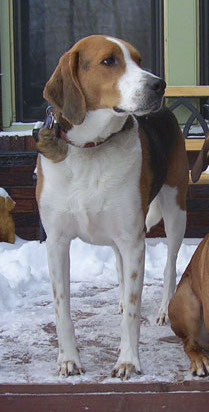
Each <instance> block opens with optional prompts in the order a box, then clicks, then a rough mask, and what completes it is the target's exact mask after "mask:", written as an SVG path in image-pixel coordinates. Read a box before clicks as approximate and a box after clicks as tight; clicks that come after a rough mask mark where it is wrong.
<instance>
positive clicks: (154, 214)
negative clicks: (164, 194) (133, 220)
mask: <svg viewBox="0 0 209 412" xmlns="http://www.w3.org/2000/svg"><path fill="white" fill-rule="evenodd" d="M161 219H162V212H161V207H160V201H159V199H158V197H157V196H156V197H155V198H154V200H153V201H152V202H151V203H150V207H149V210H148V213H147V217H146V221H145V224H146V228H147V232H149V231H150V229H151V227H152V226H155V225H156V224H157V223H158V222H159V221H160V220H161Z"/></svg>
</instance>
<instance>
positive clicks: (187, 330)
mask: <svg viewBox="0 0 209 412" xmlns="http://www.w3.org/2000/svg"><path fill="white" fill-rule="evenodd" d="M187 270H188V272H187V271H186V272H185V273H184V276H183V277H182V280H181V282H180V283H179V286H178V288H177V291H176V293H175V295H174V296H173V298H172V299H171V302H170V304H169V308H168V313H169V318H170V321H171V328H172V329H173V331H174V332H175V334H176V335H177V336H179V337H180V338H181V339H182V340H183V343H184V351H185V353H186V354H187V356H188V357H189V359H190V361H191V371H192V373H193V374H194V375H198V376H206V375H207V374H208V373H209V358H208V357H207V356H206V355H205V354H204V353H203V352H202V349H201V347H200V346H199V345H198V340H199V339H198V338H199V334H200V329H201V324H202V322H203V319H202V308H201V303H200V301H199V299H198V298H197V297H196V295H195V294H194V292H193V290H192V288H191V278H190V277H189V276H188V274H190V272H189V267H188V268H187Z"/></svg>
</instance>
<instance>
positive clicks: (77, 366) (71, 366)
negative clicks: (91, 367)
mask: <svg viewBox="0 0 209 412" xmlns="http://www.w3.org/2000/svg"><path fill="white" fill-rule="evenodd" d="M57 366H58V374H59V375H60V376H65V377H67V376H73V375H82V374H83V373H85V370H84V369H83V368H82V365H81V361H80V357H79V353H78V350H77V349H75V350H74V351H72V353H69V354H68V355H66V354H65V355H64V353H59V357H58V360H57Z"/></svg>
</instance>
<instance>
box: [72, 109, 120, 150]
mask: <svg viewBox="0 0 209 412" xmlns="http://www.w3.org/2000/svg"><path fill="white" fill-rule="evenodd" d="M127 116H128V115H127V114H125V115H124V114H123V116H122V117H121V116H117V115H116V114H115V113H114V111H113V110H112V109H98V110H94V111H89V112H87V114H86V117H85V119H84V121H83V123H82V124H81V125H79V126H74V127H73V128H72V129H71V130H69V131H68V133H67V137H68V138H69V140H71V141H72V142H73V143H75V144H76V145H80V146H82V145H85V143H88V142H98V141H104V140H105V139H106V138H107V137H109V136H110V135H111V134H112V133H117V132H118V131H119V130H121V129H122V127H123V125H124V123H125V121H126V119H127Z"/></svg>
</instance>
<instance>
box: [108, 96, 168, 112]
mask: <svg viewBox="0 0 209 412" xmlns="http://www.w3.org/2000/svg"><path fill="white" fill-rule="evenodd" d="M162 104H163V98H161V99H157V100H155V101H152V102H151V103H150V104H146V105H143V106H142V107H138V108H137V109H136V110H124V109H122V108H121V107H119V106H114V107H113V110H114V112H115V113H118V114H127V113H131V114H136V115H138V116H139V115H141V116H142V115H144V114H148V113H154V112H158V111H159V110H160V109H161V107H162Z"/></svg>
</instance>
